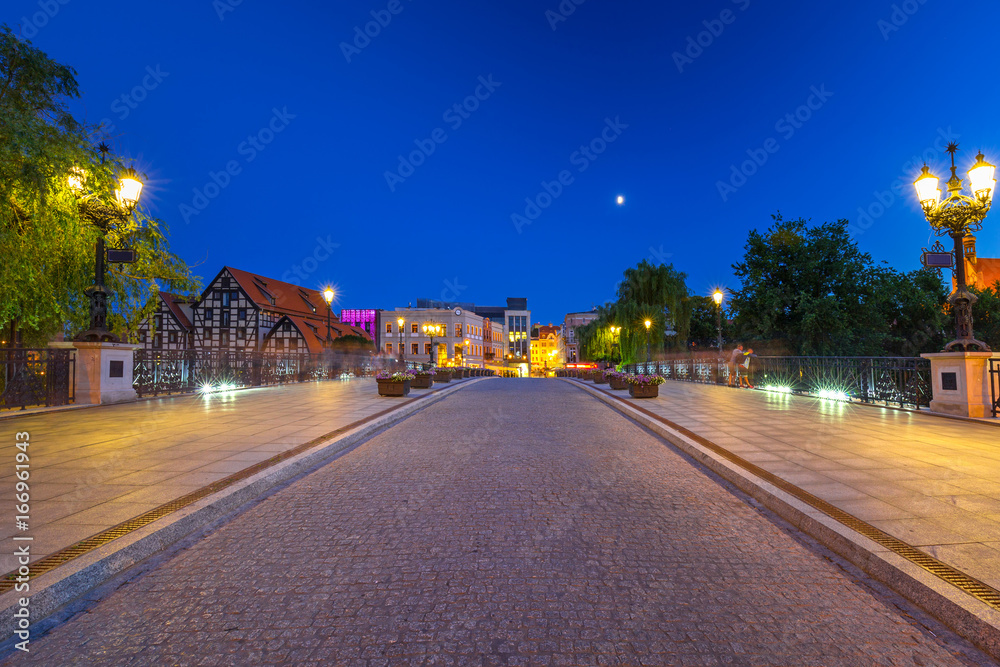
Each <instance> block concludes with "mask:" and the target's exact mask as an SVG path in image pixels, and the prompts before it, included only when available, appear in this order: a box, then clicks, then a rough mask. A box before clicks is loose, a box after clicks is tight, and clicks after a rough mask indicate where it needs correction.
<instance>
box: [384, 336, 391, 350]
mask: <svg viewBox="0 0 1000 667" xmlns="http://www.w3.org/2000/svg"><path fill="white" fill-rule="evenodd" d="M386 333H388V332H386ZM385 352H386V354H392V343H386V344H385Z"/></svg>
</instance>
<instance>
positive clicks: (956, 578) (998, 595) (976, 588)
mask: <svg viewBox="0 0 1000 667" xmlns="http://www.w3.org/2000/svg"><path fill="white" fill-rule="evenodd" d="M597 391H601V392H602V393H603V394H606V395H607V396H610V397H611V398H614V399H617V400H619V401H621V402H622V403H625V404H626V405H628V406H629V407H631V408H633V409H635V410H638V411H639V412H641V413H642V414H644V415H646V416H647V417H649V418H651V419H655V420H656V421H658V422H660V423H662V424H665V425H666V426H669V427H670V428H672V429H674V430H675V431H677V432H679V433H681V434H683V435H685V436H687V437H688V438H690V439H692V440H694V441H695V442H697V443H698V444H699V445H701V446H702V447H704V448H706V449H709V450H711V451H713V452H715V453H716V454H718V455H719V456H722V457H723V458H725V459H726V460H727V461H730V462H732V463H735V464H736V465H738V466H740V467H741V468H743V469H744V470H746V471H747V472H750V473H753V474H754V475H756V476H757V477H760V478H761V479H763V480H765V481H767V482H768V483H769V484H773V485H774V486H776V487H778V488H779V489H781V490H782V491H784V492H785V493H788V494H790V495H792V496H795V497H796V498H798V499H799V500H801V501H803V502H805V503H808V504H809V505H811V506H813V507H814V508H816V509H818V510H819V511H821V512H823V513H824V514H826V515H827V516H829V517H831V518H832V519H835V520H836V521H839V522H840V523H842V524H843V525H845V526H847V527H848V528H850V529H851V530H853V531H855V532H857V533H860V534H861V535H864V536H865V537H867V538H868V539H870V540H872V541H873V542H876V543H878V544H880V545H882V546H883V547H885V548H886V549H889V550H890V551H892V552H893V553H894V554H896V555H898V556H902V557H903V558H905V559H906V560H908V561H910V562H911V563H913V564H915V565H919V566H920V567H922V568H923V569H924V570H926V571H928V572H930V573H931V574H933V575H935V576H937V577H938V578H940V579H942V580H944V581H947V582H948V583H949V584H951V585H952V586H955V587H956V588H958V589H959V590H961V591H963V592H965V593H968V594H969V595H971V596H972V597H974V598H976V599H977V600H979V601H980V602H983V603H984V604H987V605H989V606H990V607H992V608H993V609H996V610H1000V591H998V590H997V589H995V588H993V587H992V586H990V585H988V584H985V583H983V582H981V581H979V580H978V579H975V578H974V577H970V576H969V575H967V574H965V573H964V572H961V571H959V570H956V569H955V568H953V567H952V566H951V565H948V564H947V563H942V562H941V561H939V560H938V559H937V558H934V557H933V556H930V555H928V554H926V553H924V552H923V551H920V550H919V549H917V548H915V547H912V546H910V545H909V544H907V543H906V542H903V541H902V540H900V539H898V538H895V537H893V536H892V535H889V534H888V533H886V532H883V531H882V530H880V529H878V528H876V527H875V526H873V525H871V524H870V523H867V522H865V521H862V520H861V519H859V518H857V517H855V516H852V515H850V514H848V513H847V512H845V511H844V510H842V509H839V508H837V507H836V506H834V505H831V504H830V503H828V502H827V501H825V500H823V499H822V498H818V497H816V496H814V495H813V494H811V493H809V492H808V491H805V490H803V489H800V488H799V487H797V486H795V485H794V484H791V483H790V482H786V481H785V480H783V479H782V478H780V477H778V476H777V475H775V474H774V473H771V472H768V471H767V470H764V469H763V468H761V467H760V466H758V465H755V464H753V463H751V462H750V461H747V460H746V459H744V458H743V457H741V456H738V455H737V454H734V453H732V452H730V451H729V450H727V449H725V448H723V447H722V446H720V445H717V444H715V443H714V442H712V441H711V440H708V439H706V438H704V437H702V436H700V435H698V434H697V433H694V432H692V431H690V430H688V429H686V428H684V427H683V426H681V425H679V424H675V423H674V422H672V421H670V420H669V419H665V418H663V417H661V416H659V415H657V414H655V413H653V412H650V411H649V410H647V409H645V408H643V407H640V406H638V405H634V404H632V403H629V402H628V401H626V400H625V399H624V398H622V397H621V396H615V395H614V394H611V393H609V392H607V391H604V390H601V389H597Z"/></svg>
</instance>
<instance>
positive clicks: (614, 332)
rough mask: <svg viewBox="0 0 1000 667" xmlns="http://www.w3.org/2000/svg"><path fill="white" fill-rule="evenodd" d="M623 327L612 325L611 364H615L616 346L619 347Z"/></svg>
mask: <svg viewBox="0 0 1000 667" xmlns="http://www.w3.org/2000/svg"><path fill="white" fill-rule="evenodd" d="M621 333H622V328H621V327H616V326H614V325H612V326H611V365H612V366H614V365H615V348H617V347H618V340H619V338H620V336H621Z"/></svg>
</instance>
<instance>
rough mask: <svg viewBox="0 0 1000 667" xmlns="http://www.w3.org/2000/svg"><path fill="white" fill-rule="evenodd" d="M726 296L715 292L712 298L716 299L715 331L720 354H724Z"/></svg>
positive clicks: (717, 291) (718, 291) (719, 291)
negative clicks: (723, 327)
mask: <svg viewBox="0 0 1000 667" xmlns="http://www.w3.org/2000/svg"><path fill="white" fill-rule="evenodd" d="M724 297H725V295H724V294H723V293H722V290H718V289H717V290H715V293H714V294H712V298H713V299H715V331H716V345H717V346H718V347H719V354H722V299H723V298H724Z"/></svg>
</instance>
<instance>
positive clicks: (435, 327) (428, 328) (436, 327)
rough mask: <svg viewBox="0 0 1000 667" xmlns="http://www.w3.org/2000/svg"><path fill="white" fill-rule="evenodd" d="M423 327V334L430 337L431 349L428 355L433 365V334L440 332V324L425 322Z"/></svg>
mask: <svg viewBox="0 0 1000 667" xmlns="http://www.w3.org/2000/svg"><path fill="white" fill-rule="evenodd" d="M423 329H424V335H426V336H428V337H430V339H431V351H430V354H429V355H428V356H429V357H430V364H431V366H433V365H434V336H436V335H438V334H439V333H440V332H441V325H440V324H425V325H424V327H423Z"/></svg>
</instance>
